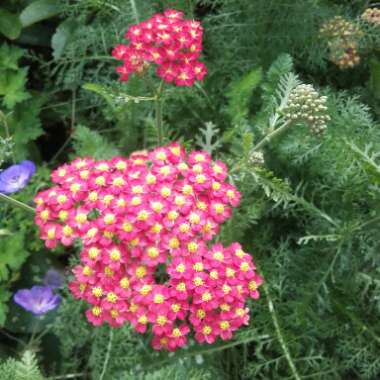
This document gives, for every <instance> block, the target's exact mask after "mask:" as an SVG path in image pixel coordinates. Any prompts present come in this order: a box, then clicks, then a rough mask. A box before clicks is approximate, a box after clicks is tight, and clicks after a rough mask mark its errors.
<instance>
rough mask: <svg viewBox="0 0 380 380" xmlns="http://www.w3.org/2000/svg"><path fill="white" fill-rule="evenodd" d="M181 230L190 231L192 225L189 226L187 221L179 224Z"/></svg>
mask: <svg viewBox="0 0 380 380" xmlns="http://www.w3.org/2000/svg"><path fill="white" fill-rule="evenodd" d="M179 230H180V232H182V233H186V232H189V230H190V226H189V225H188V224H187V223H182V224H181V225H180V226H179Z"/></svg>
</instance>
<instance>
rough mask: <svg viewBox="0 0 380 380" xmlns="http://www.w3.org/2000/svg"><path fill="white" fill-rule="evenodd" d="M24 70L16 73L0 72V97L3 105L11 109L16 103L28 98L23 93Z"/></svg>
mask: <svg viewBox="0 0 380 380" xmlns="http://www.w3.org/2000/svg"><path fill="white" fill-rule="evenodd" d="M25 83H26V69H19V70H18V71H14V72H11V71H5V70H0V95H3V96H4V98H3V104H4V105H5V106H6V107H7V108H13V107H14V106H15V105H16V104H17V103H20V102H22V101H23V100H26V99H28V98H29V97H30V95H29V94H28V93H27V92H26V91H25Z"/></svg>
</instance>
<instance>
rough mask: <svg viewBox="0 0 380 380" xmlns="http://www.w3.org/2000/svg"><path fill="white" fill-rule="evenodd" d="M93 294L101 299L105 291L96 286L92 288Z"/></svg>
mask: <svg viewBox="0 0 380 380" xmlns="http://www.w3.org/2000/svg"><path fill="white" fill-rule="evenodd" d="M91 293H92V294H93V295H94V296H95V297H96V298H100V297H101V296H102V295H103V289H102V288H101V287H100V286H95V287H94V288H92V291H91Z"/></svg>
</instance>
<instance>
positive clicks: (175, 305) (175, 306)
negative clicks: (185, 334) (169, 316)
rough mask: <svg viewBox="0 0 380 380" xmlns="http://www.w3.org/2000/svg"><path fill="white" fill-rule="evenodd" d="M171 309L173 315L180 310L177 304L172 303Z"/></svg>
mask: <svg viewBox="0 0 380 380" xmlns="http://www.w3.org/2000/svg"><path fill="white" fill-rule="evenodd" d="M171 309H172V311H174V313H178V312H179V311H180V310H181V305H179V304H178V303H173V304H172V306H171Z"/></svg>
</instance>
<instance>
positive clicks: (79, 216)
mask: <svg viewBox="0 0 380 380" xmlns="http://www.w3.org/2000/svg"><path fill="white" fill-rule="evenodd" d="M75 221H76V222H77V223H79V224H83V223H85V222H87V215H86V214H84V213H79V214H77V215H76V216H75Z"/></svg>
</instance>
